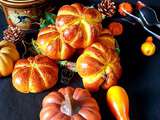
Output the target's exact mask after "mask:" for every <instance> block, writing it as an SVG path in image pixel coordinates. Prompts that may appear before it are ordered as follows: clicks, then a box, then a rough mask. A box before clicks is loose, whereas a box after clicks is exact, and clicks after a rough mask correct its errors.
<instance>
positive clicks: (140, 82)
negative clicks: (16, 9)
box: [0, 0, 160, 120]
mask: <svg viewBox="0 0 160 120" xmlns="http://www.w3.org/2000/svg"><path fill="white" fill-rule="evenodd" d="M76 1H78V0H76ZM135 1H136V0H132V2H133V3H135ZM65 2H66V3H67V2H68V0H63V1H62V2H61V3H65ZM81 2H82V3H85V4H92V3H93V2H94V3H97V2H98V1H96V0H88V1H87V0H85V1H81ZM118 2H120V1H119V0H118ZM143 2H145V3H146V4H147V5H150V6H153V7H154V8H155V9H156V11H157V13H158V12H159V11H160V9H159V8H158V6H159V7H160V1H157V0H143ZM159 16H160V15H159ZM107 23H108V21H104V26H106V25H107ZM122 24H123V25H124V28H125V30H124V33H123V35H122V36H121V37H118V38H117V40H118V43H119V45H120V49H121V54H120V57H121V64H122V67H123V76H122V78H121V79H120V81H119V85H121V86H123V87H124V88H125V89H126V91H127V93H128V95H129V99H130V116H131V120H160V77H159V76H160V54H159V52H160V42H159V41H158V40H157V39H155V38H154V43H155V45H156V47H157V50H156V54H155V55H154V56H152V57H145V56H143V55H142V53H141V51H140V46H141V44H142V43H143V42H144V41H145V39H146V37H147V36H149V34H148V33H146V32H145V31H144V30H143V29H142V28H141V26H139V25H135V26H133V25H131V24H129V23H125V22H122ZM5 28H6V23H5V19H4V16H3V14H2V11H1V10H0V33H1V35H0V36H1V37H2V30H4V29H5ZM159 31H160V30H159ZM159 33H160V32H159ZM75 76H77V75H75ZM75 78H76V77H75ZM75 78H74V80H76V82H74V83H73V80H72V81H71V82H72V83H71V86H81V85H79V83H80V82H81V81H80V80H79V79H77V78H76V79H75ZM60 86H62V85H60V84H59V85H57V86H56V88H52V89H50V90H48V91H45V92H43V93H39V94H21V93H19V92H17V91H16V90H15V89H14V88H13V87H12V83H11V77H6V78H3V79H2V78H1V79H0V120H38V119H39V112H40V109H41V102H42V99H43V97H44V96H45V95H47V94H48V93H49V92H50V91H52V90H53V89H58V88H59V87H60ZM105 94H106V93H105V92H104V91H103V90H100V91H99V92H98V93H93V96H94V97H95V98H96V100H97V101H98V103H99V106H100V109H101V113H102V120H114V117H113V116H112V114H111V113H110V112H109V110H108V107H107V106H106V103H105Z"/></svg>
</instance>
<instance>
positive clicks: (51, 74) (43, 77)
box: [12, 55, 58, 93]
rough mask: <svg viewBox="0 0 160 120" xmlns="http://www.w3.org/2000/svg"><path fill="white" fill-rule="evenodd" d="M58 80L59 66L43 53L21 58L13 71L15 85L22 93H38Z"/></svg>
mask: <svg viewBox="0 0 160 120" xmlns="http://www.w3.org/2000/svg"><path fill="white" fill-rule="evenodd" d="M57 80H58V66H57V64H56V63H55V62H53V61H52V60H51V59H49V58H48V57H46V56H43V55H37V56H35V57H29V58H27V59H20V60H18V61H17V63H16V65H15V67H14V70H13V73H12V83H13V86H14V87H15V88H16V89H17V90H18V91H20V92H22V93H29V92H32V93H37V92H41V91H43V90H46V89H49V88H51V87H53V86H54V85H55V84H56V82H57Z"/></svg>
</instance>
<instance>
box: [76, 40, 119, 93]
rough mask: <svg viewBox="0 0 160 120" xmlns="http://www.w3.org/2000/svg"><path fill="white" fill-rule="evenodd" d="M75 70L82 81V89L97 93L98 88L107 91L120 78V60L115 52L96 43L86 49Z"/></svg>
mask: <svg viewBox="0 0 160 120" xmlns="http://www.w3.org/2000/svg"><path fill="white" fill-rule="evenodd" d="M76 69H77V71H78V73H79V75H80V76H81V77H82V79H83V84H84V87H85V88H87V89H89V90H90V91H97V90H98V89H99V87H100V86H102V87H103V88H104V89H108V88H109V87H110V86H112V85H114V84H117V80H118V79H119V78H120V76H121V71H122V70H121V65H120V59H119V56H118V55H117V53H116V52H115V50H113V49H109V48H106V47H105V46H103V44H102V43H100V42H96V43H94V44H92V45H91V46H90V47H88V48H86V49H85V50H84V52H83V53H82V54H81V55H80V56H79V58H78V59H77V62H76Z"/></svg>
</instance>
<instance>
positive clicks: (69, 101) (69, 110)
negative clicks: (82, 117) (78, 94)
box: [60, 95, 81, 116]
mask: <svg viewBox="0 0 160 120" xmlns="http://www.w3.org/2000/svg"><path fill="white" fill-rule="evenodd" d="M80 108H81V107H80V104H79V103H78V102H77V101H76V100H74V99H73V97H72V96H69V95H65V101H64V102H63V103H62V105H61V108H60V110H61V112H62V113H64V114H66V115H68V116H72V115H74V114H76V113H78V111H79V110H80Z"/></svg>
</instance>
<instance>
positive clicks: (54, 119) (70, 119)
mask: <svg viewBox="0 0 160 120" xmlns="http://www.w3.org/2000/svg"><path fill="white" fill-rule="evenodd" d="M62 119H63V120H101V115H100V113H99V107H98V104H97V102H96V100H95V99H93V98H92V97H91V95H90V93H89V92H88V91H87V90H86V89H82V88H75V89H74V88H72V87H66V88H61V89H59V90H58V92H51V93H50V94H49V95H47V96H46V97H45V98H44V99H43V103H42V110H41V112H40V120H62Z"/></svg>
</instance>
